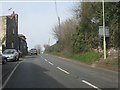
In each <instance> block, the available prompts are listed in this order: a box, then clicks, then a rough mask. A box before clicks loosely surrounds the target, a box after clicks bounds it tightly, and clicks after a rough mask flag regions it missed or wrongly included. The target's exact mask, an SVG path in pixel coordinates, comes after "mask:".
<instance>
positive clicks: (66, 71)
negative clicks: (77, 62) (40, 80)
mask: <svg viewBox="0 0 120 90" xmlns="http://www.w3.org/2000/svg"><path fill="white" fill-rule="evenodd" d="M57 68H58V69H59V70H61V71H63V72H64V73H66V74H70V73H69V72H67V71H66V70H64V69H62V68H60V67H57Z"/></svg>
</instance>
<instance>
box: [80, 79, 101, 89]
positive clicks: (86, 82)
mask: <svg viewBox="0 0 120 90" xmlns="http://www.w3.org/2000/svg"><path fill="white" fill-rule="evenodd" d="M82 82H83V83H85V84H87V85H89V86H91V87H93V88H96V89H97V90H101V89H100V88H98V87H97V86H95V85H93V84H91V83H89V82H88V81H85V80H82Z"/></svg>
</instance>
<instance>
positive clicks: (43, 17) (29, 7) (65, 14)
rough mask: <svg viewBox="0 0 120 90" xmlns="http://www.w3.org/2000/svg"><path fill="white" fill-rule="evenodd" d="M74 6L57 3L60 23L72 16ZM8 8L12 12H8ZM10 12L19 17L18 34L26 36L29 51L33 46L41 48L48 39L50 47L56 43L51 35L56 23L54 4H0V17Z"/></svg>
mask: <svg viewBox="0 0 120 90" xmlns="http://www.w3.org/2000/svg"><path fill="white" fill-rule="evenodd" d="M75 4H76V3H75V2H57V8H58V15H59V16H60V18H61V22H62V21H65V20H66V19H68V18H71V17H72V16H73V15H72V13H73V12H72V8H73V7H74V6H75ZM0 6H1V4H0ZM9 8H12V10H11V11H8V9H9ZM0 11H1V10H0ZM12 11H15V12H16V13H17V14H18V15H19V34H24V35H25V36H26V38H27V43H28V47H29V49H30V48H33V47H34V46H35V45H41V46H42V47H43V45H44V44H48V40H49V39H50V44H51V45H52V44H54V43H55V42H56V40H55V39H54V37H53V35H52V28H53V27H54V26H55V25H56V24H57V23H58V21H57V15H56V9H55V2H4V3H3V2H2V12H1V13H0V16H3V15H10V14H11V13H12Z"/></svg>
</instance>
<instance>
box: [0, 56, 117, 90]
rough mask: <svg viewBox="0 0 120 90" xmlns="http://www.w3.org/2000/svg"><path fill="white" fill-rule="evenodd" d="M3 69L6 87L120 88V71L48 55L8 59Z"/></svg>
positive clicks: (4, 85) (99, 89)
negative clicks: (12, 60)
mask: <svg viewBox="0 0 120 90" xmlns="http://www.w3.org/2000/svg"><path fill="white" fill-rule="evenodd" d="M8 69H9V70H8ZM2 70H3V72H2V74H3V77H2V80H3V81H2V84H3V85H2V86H3V88H89V89H90V88H91V89H97V90H102V89H105V88H112V90H117V89H116V88H118V72H114V71H110V70H104V69H100V68H99V69H98V68H92V67H91V66H89V65H85V64H79V63H74V62H71V61H69V60H65V59H64V58H58V57H55V56H51V55H45V54H43V55H38V56H36V55H33V56H26V57H24V58H22V59H21V60H20V61H18V62H8V63H7V64H6V65H3V68H2ZM6 73H7V74H6Z"/></svg>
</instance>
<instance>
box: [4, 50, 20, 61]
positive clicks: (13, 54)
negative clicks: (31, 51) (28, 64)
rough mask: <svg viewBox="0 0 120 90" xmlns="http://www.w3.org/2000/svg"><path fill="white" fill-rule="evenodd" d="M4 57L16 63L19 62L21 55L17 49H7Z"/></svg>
mask: <svg viewBox="0 0 120 90" xmlns="http://www.w3.org/2000/svg"><path fill="white" fill-rule="evenodd" d="M2 57H4V58H7V61H16V60H19V53H18V52H17V50H16V49H6V50H5V51H4V52H3V53H2Z"/></svg>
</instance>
